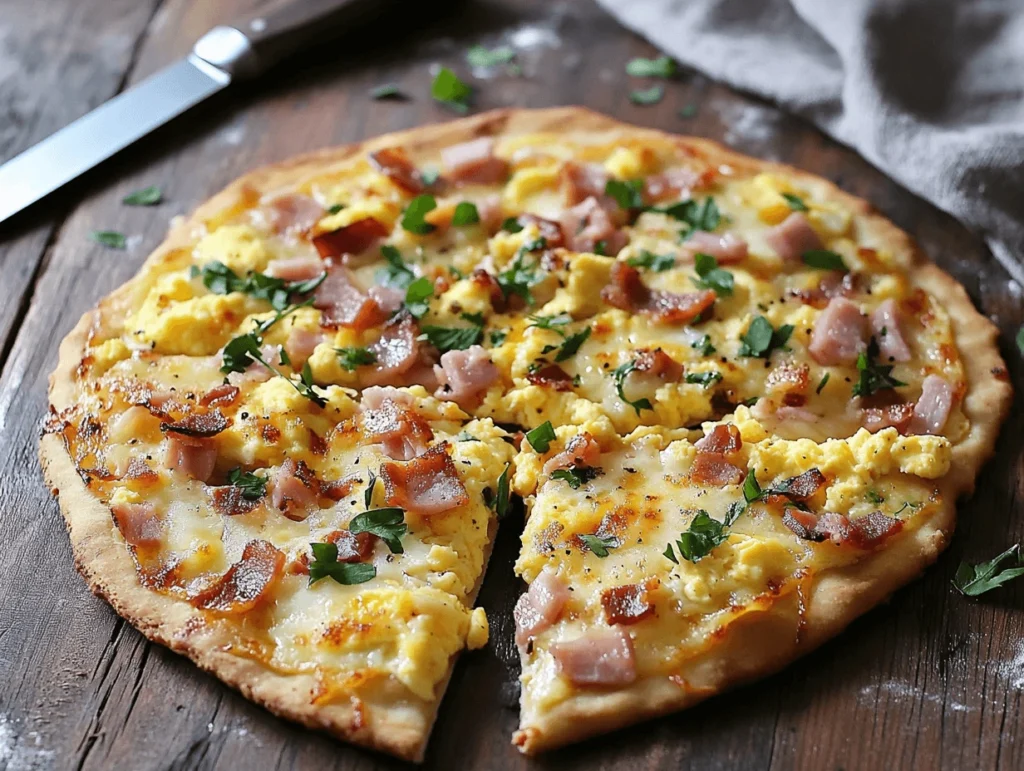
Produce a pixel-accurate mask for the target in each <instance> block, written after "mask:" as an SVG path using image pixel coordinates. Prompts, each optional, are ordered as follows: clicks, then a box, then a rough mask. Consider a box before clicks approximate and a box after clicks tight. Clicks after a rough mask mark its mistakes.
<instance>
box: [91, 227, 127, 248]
mask: <svg viewBox="0 0 1024 771" xmlns="http://www.w3.org/2000/svg"><path fill="white" fill-rule="evenodd" d="M89 237H90V238H91V239H92V240H93V241H95V242H96V243H97V244H100V245H101V246H105V247H107V248H108V249H124V248H125V247H127V245H128V239H127V238H125V235H124V233H118V232H117V231H116V230H94V231H92V233H90V234H89Z"/></svg>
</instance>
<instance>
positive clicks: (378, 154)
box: [370, 147, 426, 195]
mask: <svg viewBox="0 0 1024 771" xmlns="http://www.w3.org/2000/svg"><path fill="white" fill-rule="evenodd" d="M370 163H372V164H373V166H374V168H376V169H377V171H379V172H380V173H381V174H383V175H384V176H386V177H387V178H388V179H390V180H391V181H392V182H393V183H394V184H395V185H397V186H398V187H399V188H401V189H402V190H404V191H405V192H407V193H409V194H410V195H419V194H420V193H422V192H423V191H424V190H425V189H426V188H425V187H424V185H423V180H422V179H420V173H419V170H418V169H417V168H416V166H415V165H414V164H413V162H412V160H410V158H409V155H408V154H407V153H406V152H405V150H404V149H403V148H401V147H386V148H384V149H383V150H376V151H374V152H372V153H370Z"/></svg>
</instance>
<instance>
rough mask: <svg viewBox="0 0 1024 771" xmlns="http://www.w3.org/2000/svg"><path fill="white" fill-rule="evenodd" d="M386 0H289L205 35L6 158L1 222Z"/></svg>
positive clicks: (378, 9) (0, 185) (0, 174)
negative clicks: (146, 74) (154, 69)
mask: <svg viewBox="0 0 1024 771" xmlns="http://www.w3.org/2000/svg"><path fill="white" fill-rule="evenodd" d="M383 5H384V3H382V2H381V0H289V1H288V2H283V3H276V4H274V5H273V6H270V7H267V8H265V9H264V10H262V11H258V12H256V13H254V14H252V15H250V16H248V17H244V18H241V19H238V20H236V21H235V22H233V23H231V24H228V25H224V26H218V27H214V28H213V29H211V30H210V31H209V32H207V33H206V34H205V35H203V36H202V37H201V38H200V39H199V41H198V42H197V43H196V44H195V47H194V48H193V49H192V53H190V54H189V55H188V56H187V57H185V58H184V59H182V60H181V61H179V62H177V63H176V64H172V65H170V66H169V67H167V68H165V69H163V70H161V71H160V72H157V73H156V74H155V75H152V76H150V77H148V78H146V79H145V80H143V81H142V82H141V83H139V84H138V85H136V86H134V87H132V88H130V89H128V90H127V91H125V92H123V93H121V94H119V95H117V96H115V97H114V98H113V99H111V100H110V101H108V102H106V103H104V104H102V105H100V106H99V107H97V108H96V109H95V110H93V111H92V112H90V113H88V114H86V115H85V116H83V117H81V118H79V119H78V120H76V121H75V122H74V123H72V124H70V125H68V126H66V127H64V128H62V129H61V130H60V131H58V132H57V133H55V134H53V135H52V136H50V137H48V138H47V139H44V140H43V141H42V142H40V143H39V144H37V145H35V146H34V147H31V148H29V149H28V150H26V151H25V152H23V153H22V154H21V155H18V156H16V157H14V158H12V159H11V160H9V161H7V163H5V164H3V165H2V166H0V222H3V221H4V220H6V219H8V218H10V217H11V216H12V215H14V214H16V213H17V212H19V211H21V210H22V209H24V208H25V207H27V206H29V205H30V204H32V203H34V202H36V201H38V200H39V199H40V198H42V197H43V196H45V195H47V194H48V193H51V192H53V191H54V190H56V189H57V188H59V187H60V186H62V185H64V184H66V183H68V182H70V181H71V180H73V179H75V178H76V177H78V176H79V175H81V174H83V173H85V172H86V171H88V170H89V169H91V168H92V167H93V166H95V165H97V164H98V163H100V162H101V161H104V160H106V159H107V158H109V157H110V156H112V155H113V154H114V153H116V152H118V151H119V150H122V149H123V148H125V147H127V146H128V145H130V144H131V143H132V142H134V141H135V140H137V139H140V138H141V137H144V136H145V135H146V134H148V133H149V132H151V131H152V130H153V129H155V128H157V127H159V126H162V125H163V124H164V123H166V122H167V121H169V120H171V119H172V118H174V117H176V116H178V115H180V114H181V113H183V112H185V111H186V110H187V109H189V108H190V107H193V106H194V105H196V104H198V103H199V102H201V101H203V100H204V99H206V98H207V97H209V96H212V95H213V94H216V93H217V92H219V91H221V90H222V89H224V88H227V87H228V86H229V85H231V83H232V82H233V81H235V80H240V79H248V78H253V77H255V76H257V75H259V74H261V73H262V72H264V71H266V70H267V69H268V68H269V67H271V66H273V65H274V64H276V63H277V62H278V61H280V60H281V59H283V58H284V57H286V56H288V55H289V54H291V53H294V52H295V51H297V50H299V49H300V48H302V47H303V46H304V45H306V44H310V43H314V42H321V41H323V40H325V39H327V38H328V36H331V35H334V34H336V33H339V32H341V31H343V30H346V29H349V28H351V27H352V26H353V25H355V24H357V23H360V22H362V21H364V20H366V19H367V18H369V17H370V16H373V15H375V14H376V15H380V14H381V13H382V12H383V9H382V6H383Z"/></svg>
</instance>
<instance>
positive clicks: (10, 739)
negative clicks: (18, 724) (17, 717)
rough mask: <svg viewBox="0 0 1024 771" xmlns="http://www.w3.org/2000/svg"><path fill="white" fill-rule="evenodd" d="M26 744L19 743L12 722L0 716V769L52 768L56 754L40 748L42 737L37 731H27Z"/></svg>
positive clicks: (39, 770)
mask: <svg viewBox="0 0 1024 771" xmlns="http://www.w3.org/2000/svg"><path fill="white" fill-rule="evenodd" d="M25 738H26V739H28V740H29V741H30V742H31V744H29V743H28V742H19V741H18V736H17V733H16V732H15V729H14V721H13V720H11V718H10V717H8V716H7V715H0V767H2V768H4V769H5V771H44V769H50V768H53V764H54V760H55V758H56V753H55V752H54V751H53V750H47V749H43V748H42V747H40V745H41V744H42V737H41V736H40V735H39V733H38V732H37V731H29V732H28V734H27V736H26V737H25Z"/></svg>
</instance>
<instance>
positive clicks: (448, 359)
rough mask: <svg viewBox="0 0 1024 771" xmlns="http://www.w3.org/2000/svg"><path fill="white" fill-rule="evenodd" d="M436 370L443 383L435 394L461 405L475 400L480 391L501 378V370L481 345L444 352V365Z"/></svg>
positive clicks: (466, 404) (442, 356)
mask: <svg viewBox="0 0 1024 771" xmlns="http://www.w3.org/2000/svg"><path fill="white" fill-rule="evenodd" d="M434 372H435V373H436V374H437V379H438V381H439V382H440V383H441V387H440V388H438V389H437V391H436V392H435V393H434V396H436V397H437V398H438V399H445V400H448V401H454V402H456V403H458V404H459V405H462V406H469V404H470V403H471V402H475V401H476V400H477V399H478V397H479V396H480V394H481V393H483V392H484V391H486V390H487V389H488V388H490V387H491V386H492V385H494V384H495V383H497V382H498V381H499V380H500V379H501V372H500V371H499V370H498V368H497V367H495V366H494V364H492V363H491V357H490V355H489V354H488V353H487V351H486V349H484V348H483V347H482V346H479V345H473V346H470V347H469V348H467V349H466V350H464V351H447V352H445V353H444V354H442V355H441V365H440V366H439V367H436V368H435V369H434Z"/></svg>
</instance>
